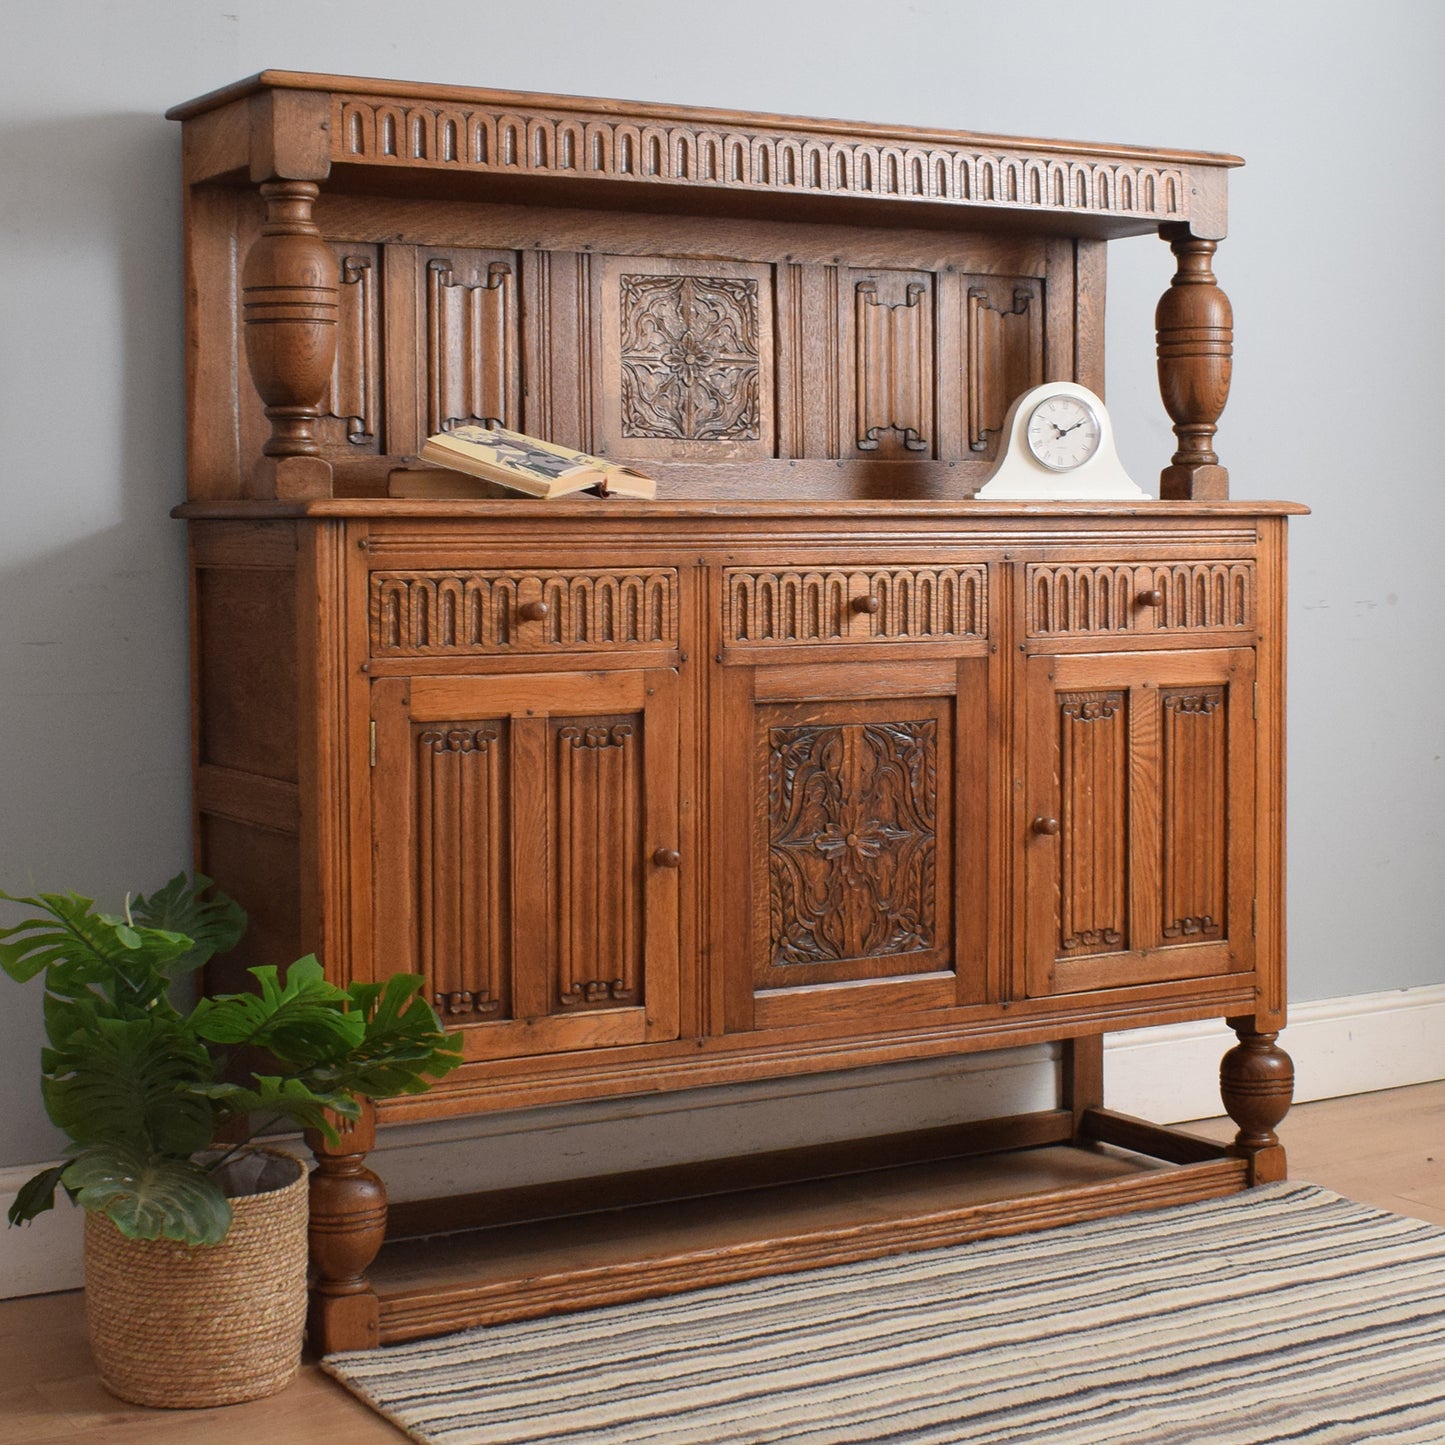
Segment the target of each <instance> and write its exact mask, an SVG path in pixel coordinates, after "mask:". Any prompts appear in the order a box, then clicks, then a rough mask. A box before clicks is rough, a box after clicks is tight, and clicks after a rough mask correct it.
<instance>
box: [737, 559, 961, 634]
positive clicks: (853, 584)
mask: <svg viewBox="0 0 1445 1445" xmlns="http://www.w3.org/2000/svg"><path fill="white" fill-rule="evenodd" d="M987 632H988V569H987V568H986V567H985V566H983V565H982V564H979V565H977V566H964V567H914V566H904V567H889V566H876V567H847V566H844V567H829V568H818V569H816V570H810V569H808V568H801V567H800V568H756V567H729V568H728V569H727V570H726V571H725V573H724V575H723V646H724V647H737V646H750V645H758V644H762V645H766V646H775V645H796V644H801V643H819V642H847V643H855V642H944V641H954V640H957V639H960V638H978V637H984V636H986V635H987Z"/></svg>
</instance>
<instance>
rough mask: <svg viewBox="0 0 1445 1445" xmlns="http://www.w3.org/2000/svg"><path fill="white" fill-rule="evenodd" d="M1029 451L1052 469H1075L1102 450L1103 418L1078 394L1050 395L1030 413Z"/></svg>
mask: <svg viewBox="0 0 1445 1445" xmlns="http://www.w3.org/2000/svg"><path fill="white" fill-rule="evenodd" d="M1027 435H1028V440H1029V450H1030V451H1031V452H1032V453H1033V454H1034V458H1035V460H1036V461H1038V463H1039V464H1040V465H1041V466H1045V467H1047V468H1048V469H1049V470H1050V471H1051V472H1071V471H1073V470H1074V469H1075V468H1076V467H1081V466H1083V465H1084V463H1085V462H1086V461H1088V460H1089V458H1090V457H1092V456H1093V455H1094V453H1095V452H1096V451H1098V450H1099V442H1100V441H1101V440H1102V437H1103V433H1102V432H1101V431H1100V429H1099V418H1098V417H1097V416H1095V414H1094V409H1093V407H1091V406H1090V405H1089V404H1088V403H1087V402H1085V401H1081V400H1080V399H1079V398H1078V397H1076V396H1046V397H1045V398H1044V399H1043V400H1042V401H1041V402H1040V403H1039V404H1038V405H1037V406H1036V407H1035V408H1034V409H1033V411H1032V412H1030V414H1029V424H1028V432H1027Z"/></svg>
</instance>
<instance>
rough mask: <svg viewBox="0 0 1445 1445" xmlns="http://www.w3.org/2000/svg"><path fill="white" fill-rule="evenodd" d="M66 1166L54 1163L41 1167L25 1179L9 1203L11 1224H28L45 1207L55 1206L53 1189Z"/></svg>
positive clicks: (51, 1207)
mask: <svg viewBox="0 0 1445 1445" xmlns="http://www.w3.org/2000/svg"><path fill="white" fill-rule="evenodd" d="M66 1167H67V1166H66V1165H64V1164H56V1165H53V1166H52V1167H51V1168H49V1169H42V1170H41V1171H40V1173H39V1174H37V1175H35V1176H34V1178H32V1179H27V1180H26V1181H25V1183H24V1184H22V1185H21V1186H20V1189H19V1192H18V1193H17V1194H16V1195H15V1199H14V1201H13V1202H12V1203H11V1205H10V1213H9V1216H8V1218H9V1220H10V1223H11V1224H29V1223H30V1221H31V1220H32V1219H34V1218H35V1216H36V1215H37V1214H44V1213H45V1211H46V1210H47V1209H54V1208H55V1190H56V1187H57V1186H58V1185H59V1183H60V1176H61V1175H62V1174H64V1173H65V1170H66Z"/></svg>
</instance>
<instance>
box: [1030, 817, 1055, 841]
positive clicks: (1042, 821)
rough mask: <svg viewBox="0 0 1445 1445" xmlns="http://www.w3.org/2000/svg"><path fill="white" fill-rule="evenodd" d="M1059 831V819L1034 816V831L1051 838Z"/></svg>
mask: <svg viewBox="0 0 1445 1445" xmlns="http://www.w3.org/2000/svg"><path fill="white" fill-rule="evenodd" d="M1058 831H1059V820H1058V819H1057V818H1035V819H1034V832H1035V833H1038V834H1040V835H1042V836H1044V837H1048V838H1052V837H1053V836H1054V834H1055V833H1057V832H1058Z"/></svg>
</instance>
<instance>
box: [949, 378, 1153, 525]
mask: <svg viewBox="0 0 1445 1445" xmlns="http://www.w3.org/2000/svg"><path fill="white" fill-rule="evenodd" d="M1003 431H1004V440H1003V447H1002V452H1001V455H1000V457H999V461H998V465H997V466H996V467H995V468H994V469H993V473H992V475H991V476H990V477H989V479H988V481H987V482H985V483H984V484H983V486H982V487H981V488H980V489H979V492H978V495H979V497H980V499H982V500H984V501H1011V500H1017V501H1042V500H1059V501H1064V500H1081V501H1115V500H1117V501H1134V500H1137V499H1139V498H1146V499H1147V497H1148V495H1149V494H1148V493H1147V492H1145V491H1144V490H1143V488H1141V487H1139V486H1138V485H1137V484H1136V483H1135V482H1134V481H1133V480H1131V478H1130V476H1129V474H1128V473H1127V472H1126V471H1125V470H1124V467H1123V464H1122V463H1121V462H1120V460H1119V454H1118V452H1116V451H1115V450H1114V428H1113V426H1112V425H1111V423H1110V421H1109V413H1108V410H1107V409H1106V408H1105V406H1104V403H1103V402H1102V401H1101V400H1100V399H1099V398H1098V397H1097V396H1095V395H1094V393H1093V392H1092V391H1090V390H1089V388H1088V387H1086V386H1079V385H1078V384H1077V383H1076V382H1072V381H1050V382H1046V383H1045V384H1044V385H1043V386H1036V387H1034V389H1033V390H1032V391H1026V392H1025V393H1024V394H1023V395H1022V396H1021V397H1019V398H1018V400H1017V401H1015V402H1014V404H1013V405H1012V406H1011V407H1010V408H1009V413H1008V416H1007V417H1006V418H1005V420H1004V425H1003Z"/></svg>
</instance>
